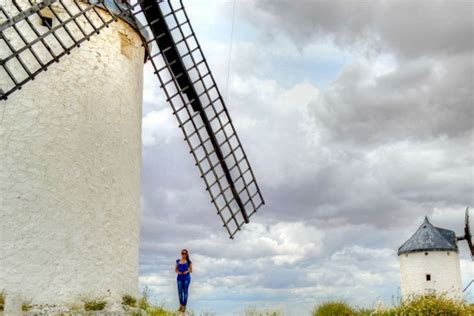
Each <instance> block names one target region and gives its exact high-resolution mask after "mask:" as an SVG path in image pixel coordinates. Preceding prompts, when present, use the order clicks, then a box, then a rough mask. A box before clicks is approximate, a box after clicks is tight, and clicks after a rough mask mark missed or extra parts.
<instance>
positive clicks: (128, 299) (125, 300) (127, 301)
mask: <svg viewBox="0 0 474 316" xmlns="http://www.w3.org/2000/svg"><path fill="white" fill-rule="evenodd" d="M122 304H123V305H127V306H131V307H135V306H136V305H137V299H136V298H134V297H133V296H131V295H128V294H125V295H124V296H122Z"/></svg>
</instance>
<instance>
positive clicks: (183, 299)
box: [174, 249, 193, 312]
mask: <svg viewBox="0 0 474 316" xmlns="http://www.w3.org/2000/svg"><path fill="white" fill-rule="evenodd" d="M174 270H175V271H176V273H177V274H178V277H177V281H178V296H179V311H180V312H185V311H186V303H187V301H188V288H189V283H191V273H192V272H193V264H192V262H191V260H190V259H189V253H188V251H187V250H186V249H183V250H181V259H178V260H176V267H175V268H174Z"/></svg>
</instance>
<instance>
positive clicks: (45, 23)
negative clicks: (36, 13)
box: [40, 16, 53, 29]
mask: <svg viewBox="0 0 474 316" xmlns="http://www.w3.org/2000/svg"><path fill="white" fill-rule="evenodd" d="M40 17H41V25H42V26H46V27H47V28H48V29H51V28H52V27H53V19H52V18H50V17H47V16H40Z"/></svg>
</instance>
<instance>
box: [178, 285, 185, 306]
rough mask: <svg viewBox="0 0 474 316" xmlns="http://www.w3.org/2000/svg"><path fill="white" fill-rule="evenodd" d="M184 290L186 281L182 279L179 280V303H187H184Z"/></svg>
mask: <svg viewBox="0 0 474 316" xmlns="http://www.w3.org/2000/svg"><path fill="white" fill-rule="evenodd" d="M183 290H184V283H183V281H182V280H178V297H179V305H185V304H183Z"/></svg>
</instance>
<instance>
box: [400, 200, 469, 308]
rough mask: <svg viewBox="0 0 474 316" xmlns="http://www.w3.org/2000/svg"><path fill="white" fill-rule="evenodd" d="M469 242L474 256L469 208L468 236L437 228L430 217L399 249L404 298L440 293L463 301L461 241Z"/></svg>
mask: <svg viewBox="0 0 474 316" xmlns="http://www.w3.org/2000/svg"><path fill="white" fill-rule="evenodd" d="M460 240H466V241H467V244H468V246H469V249H470V252H471V256H474V247H473V243H472V234H471V229H470V224H469V209H466V215H465V226H464V235H463V236H460V237H456V234H455V232H454V231H452V230H449V229H444V228H440V227H435V226H433V225H432V224H431V223H430V221H429V220H428V217H425V220H424V222H423V224H421V226H420V227H418V229H417V231H416V232H415V233H414V234H413V235H412V236H411V237H410V238H409V239H408V240H407V241H406V242H405V243H404V244H403V245H402V246H401V247H400V248H399V249H398V256H399V258H400V278H401V291H402V299H403V300H406V299H409V298H411V297H413V296H417V295H425V294H430V293H437V294H442V295H446V297H449V298H453V299H457V300H460V299H462V298H463V288H462V282H461V269H460V261H459V247H458V241H460Z"/></svg>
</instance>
